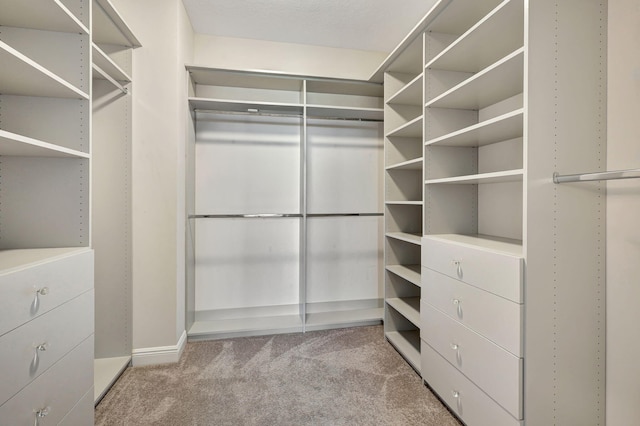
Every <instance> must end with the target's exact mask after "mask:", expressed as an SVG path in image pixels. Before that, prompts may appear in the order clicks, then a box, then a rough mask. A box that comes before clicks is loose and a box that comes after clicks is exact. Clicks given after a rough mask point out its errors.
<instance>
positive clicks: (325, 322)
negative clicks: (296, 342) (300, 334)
mask: <svg viewBox="0 0 640 426" xmlns="http://www.w3.org/2000/svg"><path fill="white" fill-rule="evenodd" d="M383 315H384V309H383V308H371V309H355V310H346V311H330V312H315V313H309V314H307V317H306V324H305V329H306V330H307V331H313V330H327V329H331V328H345V327H355V326H362V325H376V324H380V323H381V322H382V318H383Z"/></svg>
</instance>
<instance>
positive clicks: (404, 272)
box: [386, 265, 421, 287]
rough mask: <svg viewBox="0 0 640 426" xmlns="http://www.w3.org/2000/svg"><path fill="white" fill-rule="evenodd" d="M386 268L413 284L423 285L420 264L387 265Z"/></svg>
mask: <svg viewBox="0 0 640 426" xmlns="http://www.w3.org/2000/svg"><path fill="white" fill-rule="evenodd" d="M386 269H387V271H389V272H392V273H394V274H396V275H397V276H399V277H400V278H403V279H405V280H407V281H409V282H410V283H411V284H414V285H416V286H418V287H421V281H420V265H387V267H386Z"/></svg>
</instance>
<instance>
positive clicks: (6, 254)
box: [0, 247, 88, 273]
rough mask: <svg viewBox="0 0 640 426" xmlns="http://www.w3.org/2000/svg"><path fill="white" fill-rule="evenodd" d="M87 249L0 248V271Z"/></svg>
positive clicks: (9, 270) (7, 270)
mask: <svg viewBox="0 0 640 426" xmlns="http://www.w3.org/2000/svg"><path fill="white" fill-rule="evenodd" d="M87 250H88V249H87V248H86V247H57V248H34V249H14V250H0V271H2V272H3V273H8V272H11V271H12V270H14V269H16V270H17V269H22V268H24V267H26V266H28V265H31V264H35V263H39V262H43V261H46V260H51V259H59V258H63V257H66V256H71V255H74V254H77V253H80V252H83V251H87Z"/></svg>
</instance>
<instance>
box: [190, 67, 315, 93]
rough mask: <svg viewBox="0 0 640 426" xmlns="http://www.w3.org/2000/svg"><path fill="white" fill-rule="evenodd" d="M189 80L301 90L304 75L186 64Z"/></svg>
mask: <svg viewBox="0 0 640 426" xmlns="http://www.w3.org/2000/svg"><path fill="white" fill-rule="evenodd" d="M186 69H187V71H189V75H190V76H191V80H192V81H193V82H194V83H196V84H203V85H207V86H224V87H242V88H248V89H266V90H285V91H291V92H301V91H302V86H303V84H302V82H303V81H304V76H292V75H289V74H284V73H279V72H275V71H261V70H256V71H255V72H251V71H238V70H228V69H219V68H207V67H200V66H197V65H187V66H186Z"/></svg>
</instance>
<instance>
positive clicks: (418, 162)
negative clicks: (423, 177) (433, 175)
mask: <svg viewBox="0 0 640 426" xmlns="http://www.w3.org/2000/svg"><path fill="white" fill-rule="evenodd" d="M386 170H422V157H420V158H414V159H413V160H407V161H403V162H402V163H398V164H392V165H390V166H387V167H386Z"/></svg>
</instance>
